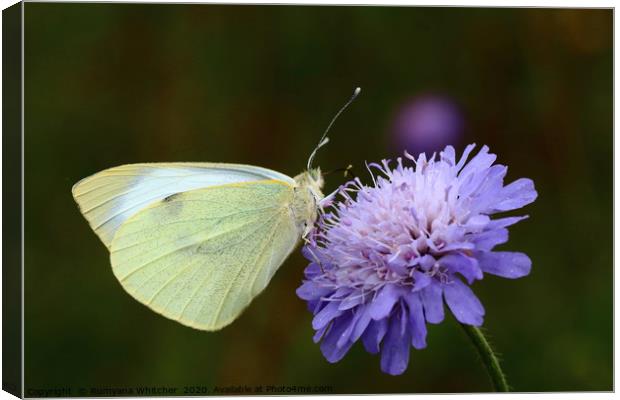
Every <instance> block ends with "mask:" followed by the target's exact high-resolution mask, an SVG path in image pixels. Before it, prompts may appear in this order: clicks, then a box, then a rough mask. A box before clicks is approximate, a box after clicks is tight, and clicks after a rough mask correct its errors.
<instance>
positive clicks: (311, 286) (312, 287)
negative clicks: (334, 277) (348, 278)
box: [296, 281, 333, 300]
mask: <svg viewBox="0 0 620 400" xmlns="http://www.w3.org/2000/svg"><path fill="white" fill-rule="evenodd" d="M331 292H333V289H331V288H326V287H325V286H320V285H318V284H317V283H315V282H314V281H306V282H304V283H303V284H302V285H301V286H300V287H298V288H297V290H296V293H297V296H299V298H300V299H303V300H317V299H320V298H321V297H324V296H327V295H328V294H330V293H331Z"/></svg>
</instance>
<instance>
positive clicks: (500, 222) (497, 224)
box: [489, 215, 529, 229]
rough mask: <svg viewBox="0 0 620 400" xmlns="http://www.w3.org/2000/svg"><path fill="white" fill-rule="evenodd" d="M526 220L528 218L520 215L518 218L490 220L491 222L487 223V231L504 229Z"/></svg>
mask: <svg viewBox="0 0 620 400" xmlns="http://www.w3.org/2000/svg"><path fill="white" fill-rule="evenodd" d="M526 218H529V216H528V215H522V216H520V217H506V218H500V219H494V220H491V222H489V229H498V228H506V227H508V226H510V225H514V224H516V223H517V222H519V221H521V220H524V219H526Z"/></svg>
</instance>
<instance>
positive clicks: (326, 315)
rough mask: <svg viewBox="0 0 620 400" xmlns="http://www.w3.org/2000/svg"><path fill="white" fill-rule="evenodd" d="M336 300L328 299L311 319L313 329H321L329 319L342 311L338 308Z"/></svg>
mask: <svg viewBox="0 0 620 400" xmlns="http://www.w3.org/2000/svg"><path fill="white" fill-rule="evenodd" d="M339 304H340V302H338V301H330V302H328V303H327V305H326V306H325V307H323V309H322V310H321V311H319V312H318V314H316V315H315V316H314V319H312V328H314V329H315V330H317V329H321V328H323V327H324V326H326V325H327V324H328V323H329V321H331V320H332V319H334V318H336V317H338V316H340V315H341V314H342V311H340V310H338V305H339Z"/></svg>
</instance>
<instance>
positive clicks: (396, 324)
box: [381, 315, 409, 375]
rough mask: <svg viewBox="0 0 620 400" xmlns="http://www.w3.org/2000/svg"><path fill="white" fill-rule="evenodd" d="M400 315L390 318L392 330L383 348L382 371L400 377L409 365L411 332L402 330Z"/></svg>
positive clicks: (390, 329) (388, 333) (389, 331)
mask: <svg viewBox="0 0 620 400" xmlns="http://www.w3.org/2000/svg"><path fill="white" fill-rule="evenodd" d="M401 324H402V319H401V318H399V316H398V315H394V316H392V318H390V328H389V330H388V332H387V336H386V337H385V340H384V342H383V344H382V346H381V370H382V371H383V372H385V373H387V374H390V375H400V374H402V373H403V372H405V370H406V369H407V365H409V331H408V330H407V329H405V330H404V332H403V329H402V326H401Z"/></svg>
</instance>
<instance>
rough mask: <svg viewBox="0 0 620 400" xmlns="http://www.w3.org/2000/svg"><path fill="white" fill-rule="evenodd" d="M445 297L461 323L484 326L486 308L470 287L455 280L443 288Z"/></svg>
mask: <svg viewBox="0 0 620 400" xmlns="http://www.w3.org/2000/svg"><path fill="white" fill-rule="evenodd" d="M443 295H444V297H445V299H446V303H447V304H448V307H450V310H451V311H452V314H454V316H455V317H456V319H457V320H458V321H459V322H462V323H464V324H468V325H474V326H480V325H482V322H483V318H482V317H483V316H484V307H482V304H481V303H480V300H478V298H477V297H476V295H475V294H474V292H472V291H471V289H470V288H469V286H467V285H465V284H464V283H463V282H461V281H460V280H459V279H454V280H453V281H452V282H450V283H448V284H445V285H444V286H443Z"/></svg>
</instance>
